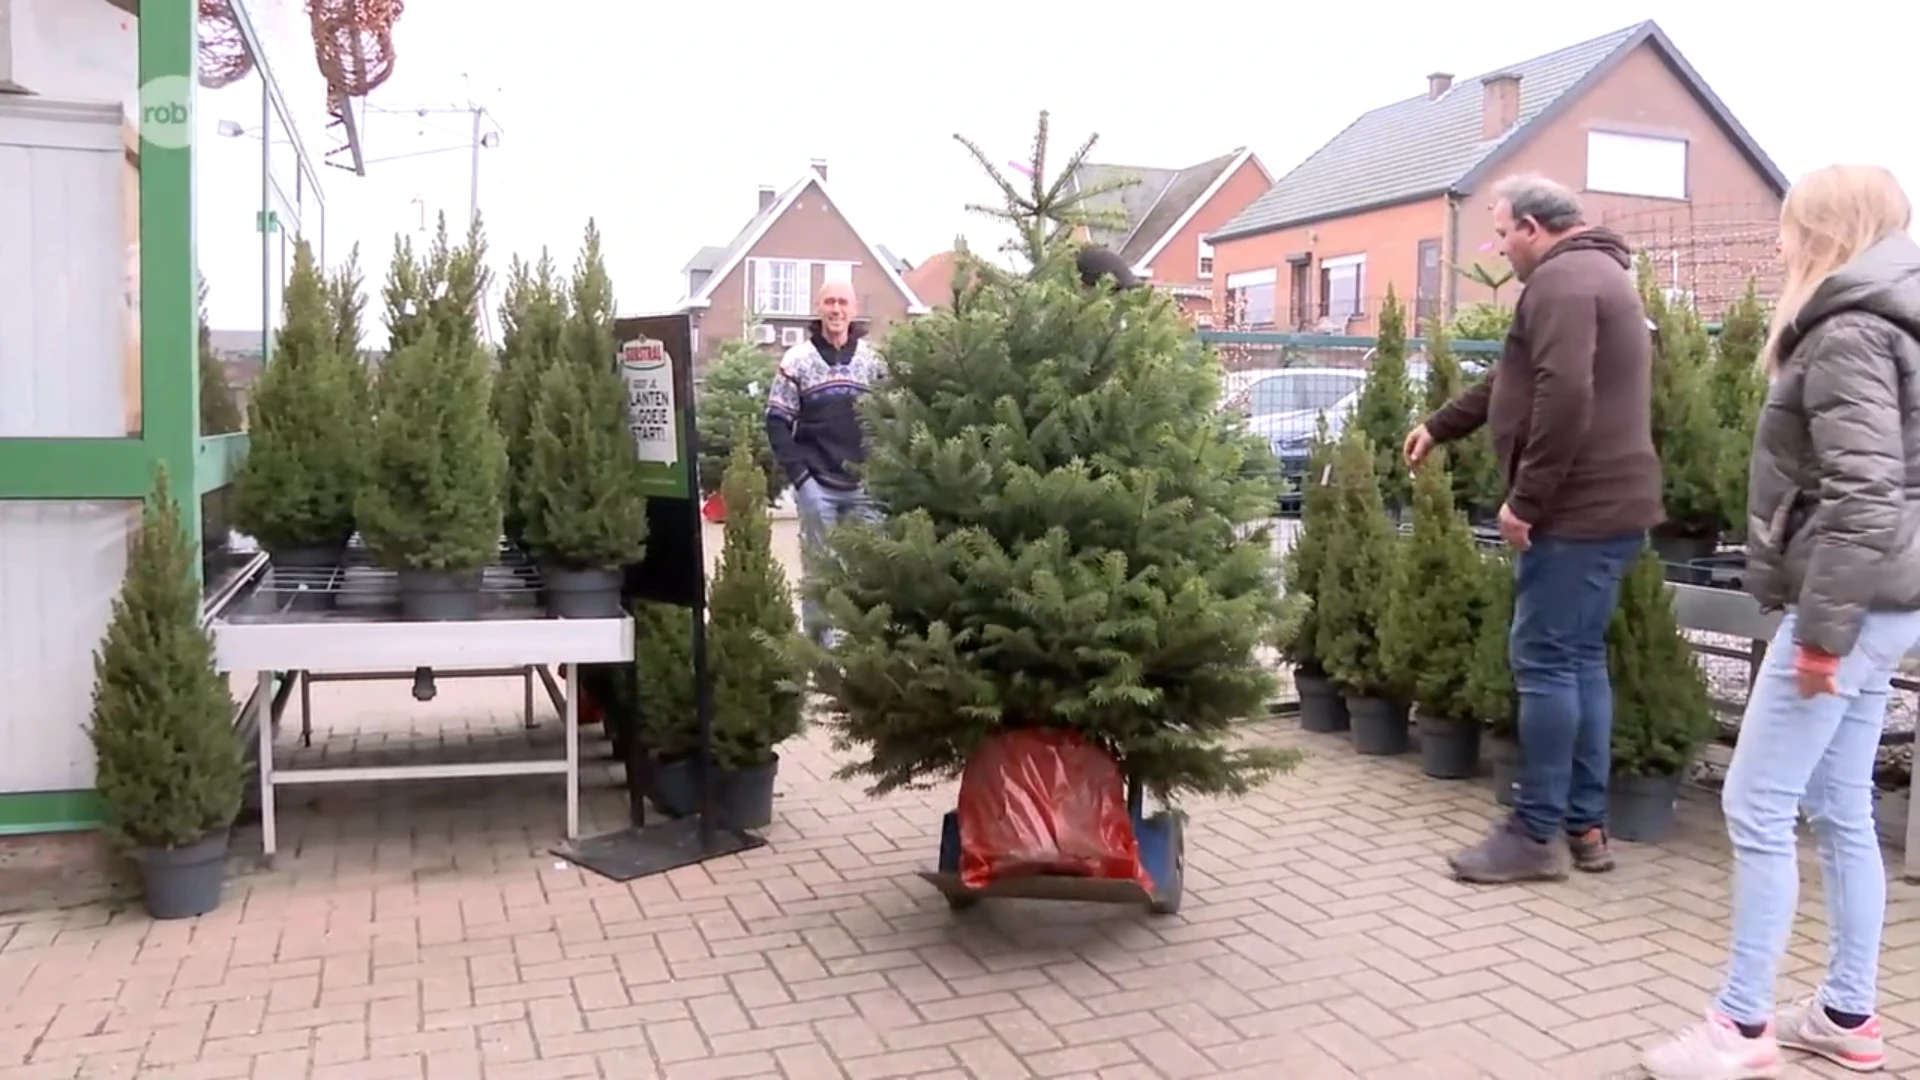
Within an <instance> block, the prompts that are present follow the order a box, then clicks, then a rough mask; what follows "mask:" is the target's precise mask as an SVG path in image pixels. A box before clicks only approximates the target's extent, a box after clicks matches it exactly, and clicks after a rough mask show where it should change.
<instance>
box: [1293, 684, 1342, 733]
mask: <svg viewBox="0 0 1920 1080" xmlns="http://www.w3.org/2000/svg"><path fill="white" fill-rule="evenodd" d="M1293 687H1294V691H1295V692H1296V693H1298V694H1299V695H1300V730H1302V731H1311V732H1315V733H1316V734H1321V735H1326V734H1331V733H1333V732H1336V731H1345V730H1347V723H1348V718H1347V699H1346V698H1345V697H1343V696H1342V695H1341V693H1340V691H1339V690H1338V689H1337V688H1335V686H1334V685H1333V682H1332V681H1331V680H1329V679H1328V678H1327V677H1326V676H1325V675H1322V674H1319V673H1318V672H1312V671H1307V670H1305V669H1303V668H1294V669H1293Z"/></svg>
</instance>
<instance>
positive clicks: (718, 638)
mask: <svg viewBox="0 0 1920 1080" xmlns="http://www.w3.org/2000/svg"><path fill="white" fill-rule="evenodd" d="M750 436H751V433H750V432H748V431H747V430H745V425H742V429H741V430H739V431H738V432H737V433H736V435H735V438H734V444H733V457H732V458H731V459H730V460H729V461H728V462H727V471H726V473H725V478H724V480H723V481H722V483H721V489H720V492H721V498H723V499H725V500H726V503H727V522H726V540H725V544H724V547H723V548H722V549H721V552H720V568H719V570H718V571H717V572H716V573H715V574H714V576H713V587H712V592H711V597H712V599H711V602H710V608H709V626H710V630H709V633H708V647H709V655H710V657H711V658H712V663H711V665H710V666H709V670H710V671H711V672H712V673H713V757H714V765H715V766H716V768H717V770H718V776H717V779H718V783H717V784H716V785H715V788H716V791H717V792H718V794H719V798H718V800H717V803H718V812H719V816H720V819H721V820H722V821H724V822H725V823H727V824H728V825H731V826H733V827H735V828H740V829H755V828H761V827H763V826H766V825H769V824H771V823H772V821H773V787H774V778H775V776H776V775H777V774H778V773H779V771H780V755H779V753H778V752H777V750H776V748H777V747H778V746H779V745H780V744H781V743H783V742H785V741H787V740H788V739H790V738H792V737H793V736H795V735H797V734H799V733H800V727H801V704H802V702H801V694H800V689H799V687H800V684H801V683H802V682H803V681H804V668H803V667H802V666H801V664H800V662H799V657H800V651H799V649H798V648H797V645H796V638H797V636H798V631H797V629H796V623H795V620H794V613H793V593H792V591H791V589H789V587H788V585H787V579H786V575H785V574H784V573H783V572H782V571H781V568H780V563H779V560H777V559H776V558H775V557H774V554H773V530H772V528H771V526H770V524H769V522H768V521H767V475H766V474H765V473H763V472H761V471H760V466H759V464H758V463H757V462H756V461H755V455H754V446H753V440H752V438H751V437H750Z"/></svg>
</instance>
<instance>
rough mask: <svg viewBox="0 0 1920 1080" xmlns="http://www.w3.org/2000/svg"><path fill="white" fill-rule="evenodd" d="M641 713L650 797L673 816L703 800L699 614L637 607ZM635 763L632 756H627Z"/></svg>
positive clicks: (645, 604)
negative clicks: (698, 772) (696, 666)
mask: <svg viewBox="0 0 1920 1080" xmlns="http://www.w3.org/2000/svg"><path fill="white" fill-rule="evenodd" d="M633 669H634V683H635V691H636V692H635V698H636V705H635V711H636V713H637V715H638V721H639V733H640V737H641V743H642V747H641V748H642V749H644V750H645V751H646V753H647V760H646V767H647V770H648V772H649V773H650V774H651V775H650V776H649V777H648V779H647V780H646V782H645V784H644V787H645V790H646V793H647V797H648V798H649V799H652V800H653V804H654V805H655V806H657V807H659V808H660V812H661V813H663V814H666V815H668V816H669V817H685V816H686V815H688V814H691V813H693V812H694V811H695V810H696V809H698V806H697V805H696V804H697V803H698V802H699V789H698V788H697V787H696V786H695V780H696V776H695V769H696V768H697V767H698V764H699V763H698V762H697V761H695V759H694V755H695V754H696V753H697V752H698V751H699V749H700V742H699V737H700V732H699V726H698V724H699V717H698V714H697V713H696V711H695V710H696V709H697V708H698V706H699V702H698V700H697V698H696V695H695V687H694V682H693V612H692V611H690V610H689V609H687V608H683V607H678V606H676V605H673V604H663V603H660V602H658V601H653V600H642V601H640V602H639V603H638V604H636V605H635V606H634V609H633ZM624 756H626V757H627V759H628V760H629V761H631V760H632V757H631V755H624Z"/></svg>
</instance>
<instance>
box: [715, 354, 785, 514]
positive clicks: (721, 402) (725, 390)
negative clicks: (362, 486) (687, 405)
mask: <svg viewBox="0 0 1920 1080" xmlns="http://www.w3.org/2000/svg"><path fill="white" fill-rule="evenodd" d="M778 363H779V358H778V357H776V356H775V355H774V354H773V353H771V352H768V351H767V350H765V349H762V348H760V347H759V346H757V345H753V344H750V343H749V342H746V341H742V340H740V339H738V338H733V339H729V340H727V341H723V342H721V343H720V349H719V352H717V353H716V354H715V355H714V358H713V361H712V362H711V363H709V364H708V365H707V367H706V371H705V373H704V374H702V375H701V376H700V389H699V392H698V396H697V398H696V404H697V405H698V406H699V407H698V408H697V409H695V410H694V419H695V422H696V423H697V424H698V426H699V429H700V487H701V488H702V490H701V492H700V494H701V496H702V497H703V498H704V497H711V496H713V495H716V494H718V493H719V491H720V481H721V477H722V476H723V475H724V474H725V473H726V471H727V461H728V459H730V458H731V457H732V456H733V439H734V435H735V433H736V432H741V431H745V432H747V434H748V435H749V437H751V438H752V439H753V445H754V454H755V457H756V460H757V461H758V462H759V464H760V469H761V471H763V472H765V473H766V474H767V476H768V481H767V499H768V501H769V502H771V501H772V500H774V499H777V498H779V497H780V492H781V491H782V490H783V489H784V488H785V487H786V474H785V473H783V472H781V471H780V467H779V466H778V465H777V464H775V463H774V460H773V447H772V445H770V444H769V443H768V442H767V429H766V425H765V424H764V423H762V417H764V416H765V415H766V410H767V388H768V387H769V386H771V385H772V384H773V372H774V368H775V366H776V365H777V364H778Z"/></svg>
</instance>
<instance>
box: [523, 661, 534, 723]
mask: <svg viewBox="0 0 1920 1080" xmlns="http://www.w3.org/2000/svg"><path fill="white" fill-rule="evenodd" d="M520 683H521V689H522V690H523V691H524V692H525V694H524V701H525V706H524V707H525V712H523V713H522V714H521V719H522V720H523V722H524V723H525V726H526V728H527V730H529V731H531V730H533V665H531V664H529V665H527V667H526V668H525V669H523V670H522V671H521V672H520Z"/></svg>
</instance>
